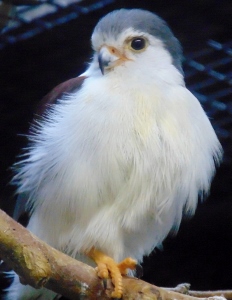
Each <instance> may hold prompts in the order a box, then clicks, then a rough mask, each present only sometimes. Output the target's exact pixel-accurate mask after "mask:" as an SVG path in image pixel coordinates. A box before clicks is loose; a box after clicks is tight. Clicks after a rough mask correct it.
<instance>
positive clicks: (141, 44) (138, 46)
mask: <svg viewBox="0 0 232 300" xmlns="http://www.w3.org/2000/svg"><path fill="white" fill-rule="evenodd" d="M130 46H131V48H132V49H133V50H135V51H141V50H143V49H144V48H145V47H146V40H145V39H144V38H142V37H135V38H133V39H132V40H131V42H130Z"/></svg>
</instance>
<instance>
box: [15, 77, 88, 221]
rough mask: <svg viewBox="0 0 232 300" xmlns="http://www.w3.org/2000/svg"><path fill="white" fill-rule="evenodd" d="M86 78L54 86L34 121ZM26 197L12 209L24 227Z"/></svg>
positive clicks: (20, 198) (26, 215)
mask: <svg viewBox="0 0 232 300" xmlns="http://www.w3.org/2000/svg"><path fill="white" fill-rule="evenodd" d="M85 79H86V76H79V77H75V78H72V79H69V80H67V81H65V82H63V83H61V84H59V85H58V86H56V87H55V88H54V89H53V90H51V92H50V93H48V94H47V95H46V96H44V97H43V98H42V100H41V101H40V103H39V104H38V106H37V110H36V114H35V120H38V118H40V117H41V116H42V115H43V113H44V112H45V111H46V109H48V108H49V105H51V104H55V103H56V102H57V100H58V99H61V98H62V96H63V95H64V94H65V93H72V92H74V91H77V90H79V89H80V88H81V86H82V84H83V82H84V80H85ZM27 199H28V197H27V195H26V194H25V193H22V194H19V195H18V197H17V200H16V205H15V209H14V215H13V217H14V219H15V220H17V221H19V222H20V223H21V224H22V225H24V226H26V225H27V223H28V221H29V218H30V216H29V212H28V211H27V209H26V203H27Z"/></svg>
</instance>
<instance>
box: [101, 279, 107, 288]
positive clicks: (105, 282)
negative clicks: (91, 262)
mask: <svg viewBox="0 0 232 300" xmlns="http://www.w3.org/2000/svg"><path fill="white" fill-rule="evenodd" d="M102 283H103V287H104V289H105V290H106V289H107V279H102Z"/></svg>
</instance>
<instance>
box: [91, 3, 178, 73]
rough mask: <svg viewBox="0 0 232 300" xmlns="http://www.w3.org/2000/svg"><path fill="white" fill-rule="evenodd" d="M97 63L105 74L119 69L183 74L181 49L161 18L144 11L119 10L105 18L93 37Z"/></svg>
mask: <svg viewBox="0 0 232 300" xmlns="http://www.w3.org/2000/svg"><path fill="white" fill-rule="evenodd" d="M92 46H93V49H94V51H95V54H94V61H95V64H98V66H97V67H98V68H100V70H101V72H102V74H103V75H104V74H107V73H109V72H111V71H112V70H116V69H118V68H119V67H122V68H124V69H125V68H130V71H132V72H133V68H134V70H135V69H136V70H138V69H139V70H140V71H141V72H143V70H147V72H149V69H150V68H152V69H153V70H156V72H159V71H162V70H163V69H165V70H167V69H168V68H170V67H171V68H173V67H174V68H175V69H176V70H178V72H179V73H182V50H181V46H180V44H179V42H178V40H177V39H176V38H175V37H174V35H173V33H172V32H171V30H170V29H169V27H168V26H167V24H166V23H165V21H163V20H162V19H161V18H159V17H158V16H157V15H155V14H153V13H151V12H149V11H145V10H141V9H120V10H116V11H113V12H111V13H109V14H107V15H106V16H105V17H103V18H102V19H101V20H100V21H99V22H98V24H97V25H96V27H95V29H94V31H93V34H92Z"/></svg>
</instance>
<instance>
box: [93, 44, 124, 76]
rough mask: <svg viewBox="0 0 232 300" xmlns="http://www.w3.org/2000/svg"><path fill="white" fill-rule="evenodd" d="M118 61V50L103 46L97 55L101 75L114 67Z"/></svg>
mask: <svg viewBox="0 0 232 300" xmlns="http://www.w3.org/2000/svg"><path fill="white" fill-rule="evenodd" d="M119 59H120V56H119V55H118V50H116V49H115V48H113V47H108V46H103V47H102V48H101V49H100V51H99V54H98V63H99V68H100V70H101V72H102V74H103V75H104V74H105V70H106V69H110V68H112V67H114V66H115V65H116V64H115V62H117V61H118V60H119Z"/></svg>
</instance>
